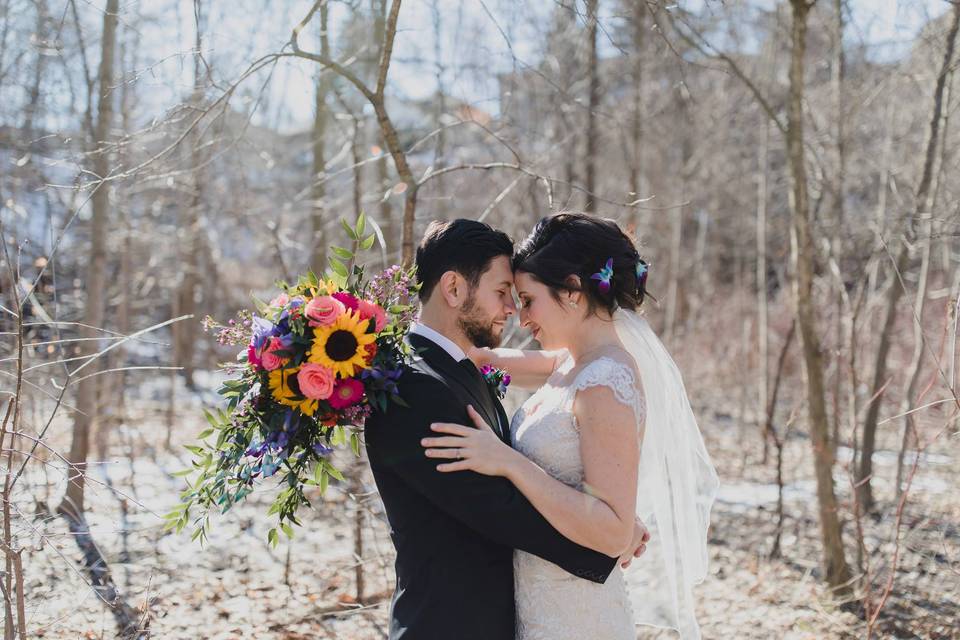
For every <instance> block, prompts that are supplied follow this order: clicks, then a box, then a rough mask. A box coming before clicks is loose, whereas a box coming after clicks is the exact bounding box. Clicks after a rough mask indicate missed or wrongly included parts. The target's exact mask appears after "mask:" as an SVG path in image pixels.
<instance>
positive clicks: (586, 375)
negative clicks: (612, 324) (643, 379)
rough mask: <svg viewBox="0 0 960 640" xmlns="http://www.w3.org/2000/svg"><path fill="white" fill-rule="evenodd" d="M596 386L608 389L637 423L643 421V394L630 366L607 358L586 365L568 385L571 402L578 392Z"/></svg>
mask: <svg viewBox="0 0 960 640" xmlns="http://www.w3.org/2000/svg"><path fill="white" fill-rule="evenodd" d="M597 386H604V387H609V388H610V389H611V390H612V391H613V396H614V397H615V398H616V399H617V401H619V402H621V403H622V404H625V405H627V406H628V407H631V408H632V409H633V410H634V413H636V415H637V420H638V421H639V420H642V419H643V416H644V413H645V407H644V400H643V394H642V392H641V391H640V388H639V385H638V384H637V377H636V375H635V374H634V371H633V369H632V368H631V367H630V366H628V365H626V364H624V363H623V362H618V361H617V360H615V359H614V358H610V357H607V356H604V357H600V358H597V359H596V360H593V361H592V362H589V363H587V365H586V366H584V367H583V369H581V370H580V371H579V372H578V373H577V375H576V377H575V378H574V379H573V382H572V383H571V384H570V387H569V389H570V400H571V402H572V401H573V398H574V397H575V396H576V394H577V392H578V391H582V390H583V389H587V388H589V387H597Z"/></svg>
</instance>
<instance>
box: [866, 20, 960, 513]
mask: <svg viewBox="0 0 960 640" xmlns="http://www.w3.org/2000/svg"><path fill="white" fill-rule="evenodd" d="M952 6H953V20H952V22H951V24H950V29H949V31H948V33H947V46H946V50H945V52H944V56H943V63H942V64H941V66H940V71H939V73H938V74H937V82H936V86H935V88H934V91H933V109H932V113H931V116H930V125H929V132H928V134H927V146H926V153H925V155H924V160H923V171H922V172H921V174H920V183H919V185H918V186H917V192H916V196H915V198H914V211H913V216H912V217H913V218H914V219H917V218H919V217H920V215H921V214H922V213H924V212H927V211H929V208H930V202H929V200H930V194H931V189H930V184H931V182H932V181H933V167H934V163H935V162H934V161H935V159H936V151H937V142H938V140H939V137H940V136H939V130H940V119H941V117H942V113H943V95H944V91H945V89H946V84H947V77H948V76H949V72H950V64H951V62H952V60H953V52H954V48H955V46H956V41H957V31H958V29H960V3H954V4H953V5H952ZM909 257H910V243H909V242H907V241H906V240H904V241H903V242H901V245H900V251H899V253H898V255H897V258H896V261H895V263H896V272H897V273H901V274H902V273H904V272H905V271H906V269H907V266H908V265H909ZM902 295H903V287H902V286H901V285H900V281H899V278H898V277H897V276H896V274H895V275H894V277H893V278H891V284H890V290H889V291H888V295H887V306H886V316H885V318H884V323H883V331H882V333H881V334H880V345H879V347H878V349H877V360H876V366H875V368H874V376H873V390H872V391H873V393H872V394H871V397H873V396H876V398H875V399H874V401H873V402H872V403H871V404H870V407H869V409H868V410H867V417H866V420H865V421H864V425H863V446H862V447H861V454H860V467H859V469H858V473H857V487H858V496H857V499H858V501H859V502H860V504H861V505H862V507H863V510H864V511H867V510H870V509H872V508H873V504H874V498H873V491H872V489H871V482H870V480H871V476H872V474H873V451H874V448H875V446H876V432H877V419H878V416H879V412H880V403H881V401H882V400H883V394H882V393H881V389H882V388H883V386H884V385H885V384H886V377H887V372H886V371H887V356H888V354H889V352H890V343H891V341H892V334H893V326H894V324H895V322H896V314H897V305H898V304H899V302H900V297H901V296H902Z"/></svg>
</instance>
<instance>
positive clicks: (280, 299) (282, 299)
mask: <svg viewBox="0 0 960 640" xmlns="http://www.w3.org/2000/svg"><path fill="white" fill-rule="evenodd" d="M288 302H290V298H289V297H288V296H287V294H285V293H281V294H280V295H278V296H277V297H276V298H274V299H273V300H271V301H270V306H271V307H282V306H284V305H285V304H287V303H288Z"/></svg>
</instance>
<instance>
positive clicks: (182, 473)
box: [170, 469, 193, 478]
mask: <svg viewBox="0 0 960 640" xmlns="http://www.w3.org/2000/svg"><path fill="white" fill-rule="evenodd" d="M191 473H193V469H181V470H180V471H174V472H173V473H171V474H170V475H172V476H173V477H174V478H182V477H183V476H188V475H190V474H191Z"/></svg>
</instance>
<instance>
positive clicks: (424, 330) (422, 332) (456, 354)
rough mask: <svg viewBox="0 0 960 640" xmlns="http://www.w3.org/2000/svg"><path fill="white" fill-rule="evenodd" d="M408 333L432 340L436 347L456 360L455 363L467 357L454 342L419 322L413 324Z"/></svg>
mask: <svg viewBox="0 0 960 640" xmlns="http://www.w3.org/2000/svg"><path fill="white" fill-rule="evenodd" d="M410 333H415V334H417V335H418V336H423V337H424V338H427V339H428V340H432V341H433V342H435V343H437V345H438V346H440V347H441V348H442V349H443V350H444V351H446V352H447V353H449V354H450V357H451V358H453V359H454V360H456V361H457V362H460V361H461V360H463V359H464V358H466V357H467V354H466V353H464V351H463V349H461V348H460V346H459V345H457V343H456V342H454V341H453V340H451V339H450V338H448V337H447V336H445V335H443V334H442V333H440V332H439V331H437V330H436V329H431V328H430V327H428V326H427V325H425V324H422V323H420V322H414V323H413V324H411V325H410Z"/></svg>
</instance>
